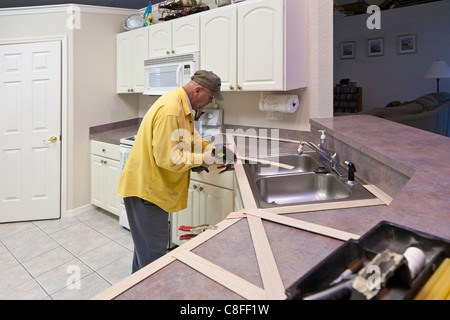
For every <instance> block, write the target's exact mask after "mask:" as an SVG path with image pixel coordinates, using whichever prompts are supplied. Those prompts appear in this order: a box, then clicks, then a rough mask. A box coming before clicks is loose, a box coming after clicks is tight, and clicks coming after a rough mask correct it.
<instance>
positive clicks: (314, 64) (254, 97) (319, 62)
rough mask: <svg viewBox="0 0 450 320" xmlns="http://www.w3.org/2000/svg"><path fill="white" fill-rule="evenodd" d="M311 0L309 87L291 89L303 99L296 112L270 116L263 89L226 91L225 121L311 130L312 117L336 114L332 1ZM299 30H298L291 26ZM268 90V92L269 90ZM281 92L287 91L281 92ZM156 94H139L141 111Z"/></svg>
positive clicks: (154, 99)
mask: <svg viewBox="0 0 450 320" xmlns="http://www.w3.org/2000/svg"><path fill="white" fill-rule="evenodd" d="M307 1H308V70H307V72H308V87H307V88H303V89H298V90H293V91H289V92H288V93H289V94H297V95H298V96H299V98H300V99H301V104H300V107H299V109H298V110H297V112H296V113H295V114H292V115H291V114H285V115H284V117H283V120H282V121H270V120H266V113H265V112H261V111H259V107H258V104H259V99H260V96H261V92H236V93H231V92H225V93H224V96H225V101H221V102H219V103H218V104H219V106H220V107H221V108H223V109H224V110H225V111H224V122H225V123H226V124H233V125H245V126H257V127H268V128H284V129H295V130H303V131H309V130H310V125H309V119H310V118H323V117H330V116H332V114H333V110H332V99H333V91H332V86H333V73H332V70H333V50H332V45H333V19H332V14H333V10H332V2H331V1H329V0H307ZM288 32H295V30H288ZM265 93H266V92H265ZM281 94H286V93H285V92H281ZM154 101H156V98H155V97H149V96H140V97H139V115H140V116H141V117H142V116H144V115H145V113H146V112H147V110H148V108H149V107H150V106H151V105H152V103H153V102H154Z"/></svg>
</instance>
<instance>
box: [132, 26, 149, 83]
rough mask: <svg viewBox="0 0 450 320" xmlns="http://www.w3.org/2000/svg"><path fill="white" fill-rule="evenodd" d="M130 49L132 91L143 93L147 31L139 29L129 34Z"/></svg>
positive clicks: (146, 56)
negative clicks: (131, 45)
mask: <svg viewBox="0 0 450 320" xmlns="http://www.w3.org/2000/svg"><path fill="white" fill-rule="evenodd" d="M131 36H132V38H131V40H132V44H133V49H132V53H131V55H132V59H133V60H132V66H133V68H134V71H133V72H132V75H131V77H132V89H133V92H144V60H146V59H148V29H147V28H140V29H137V30H135V31H133V32H132V33H131Z"/></svg>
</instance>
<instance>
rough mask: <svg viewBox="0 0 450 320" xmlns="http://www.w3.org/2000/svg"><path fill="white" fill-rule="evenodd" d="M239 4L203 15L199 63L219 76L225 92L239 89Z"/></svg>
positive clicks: (201, 19)
mask: <svg viewBox="0 0 450 320" xmlns="http://www.w3.org/2000/svg"><path fill="white" fill-rule="evenodd" d="M236 19H237V16H236V7H235V6H228V7H224V8H219V9H215V10H212V11H211V12H208V13H203V14H202V16H201V17H200V30H201V41H200V42H201V50H200V65H201V68H202V69H204V70H211V71H213V72H214V73H216V74H217V75H218V76H220V79H221V81H222V88H221V90H222V91H234V90H236V88H237V56H236V54H237V38H236V35H237V31H236V30H237V29H236V28H237V25H236Z"/></svg>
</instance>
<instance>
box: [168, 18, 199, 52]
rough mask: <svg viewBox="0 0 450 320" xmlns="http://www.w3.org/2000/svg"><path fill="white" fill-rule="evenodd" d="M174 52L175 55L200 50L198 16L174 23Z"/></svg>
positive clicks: (174, 21)
mask: <svg viewBox="0 0 450 320" xmlns="http://www.w3.org/2000/svg"><path fill="white" fill-rule="evenodd" d="M172 50H173V51H172V53H173V54H184V53H191V52H196V51H199V50H200V20H199V18H198V16H197V15H192V16H190V17H184V18H183V19H175V20H173V21H172Z"/></svg>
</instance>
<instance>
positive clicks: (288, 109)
mask: <svg viewBox="0 0 450 320" xmlns="http://www.w3.org/2000/svg"><path fill="white" fill-rule="evenodd" d="M299 104H300V101H299V99H298V96H297V95H268V96H261V99H260V100H259V110H261V111H278V112H283V113H294V112H295V111H297V109H298V105H299Z"/></svg>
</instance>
